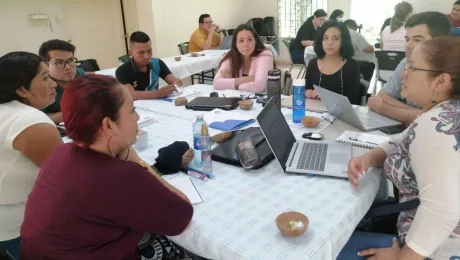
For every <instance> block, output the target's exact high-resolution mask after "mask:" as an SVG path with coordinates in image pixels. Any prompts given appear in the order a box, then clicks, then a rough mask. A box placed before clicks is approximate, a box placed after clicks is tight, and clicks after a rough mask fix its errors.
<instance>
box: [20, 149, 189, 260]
mask: <svg viewBox="0 0 460 260" xmlns="http://www.w3.org/2000/svg"><path fill="white" fill-rule="evenodd" d="M192 215H193V207H192V206H191V205H190V204H189V203H187V202H186V201H184V200H183V199H181V198H180V197H179V196H177V195H176V194H175V193H173V192H171V191H170V190H169V189H168V188H166V187H165V186H164V185H163V184H162V183H161V182H160V181H158V179H157V178H156V177H154V176H153V175H152V174H151V173H149V172H148V171H147V170H146V169H144V168H143V167H141V166H139V165H138V164H136V163H133V162H126V161H122V160H118V159H115V158H113V157H110V156H108V155H105V154H102V153H98V152H95V151H92V150H85V149H82V148H80V147H78V146H76V145H74V144H65V145H62V146H61V147H59V148H58V149H57V150H56V151H55V152H54V153H53V154H52V155H51V156H50V157H49V158H48V159H47V161H46V162H45V164H44V165H43V166H42V168H41V171H40V173H39V175H38V178H37V180H36V182H35V185H34V188H33V189H32V192H31V193H30V195H29V199H28V201H27V205H26V210H25V216H24V223H23V225H22V228H21V237H22V238H21V259H26V260H27V259H33V260H39V259H60V260H61V259H69V260H70V259H95V260H97V259H104V260H105V259H139V253H138V251H137V243H138V242H139V240H140V239H141V238H142V235H143V232H144V231H150V232H152V233H154V234H161V235H167V236H175V235H178V234H180V233H181V232H182V231H183V230H184V229H185V228H186V227H187V225H188V224H189V222H190V220H191V218H192Z"/></svg>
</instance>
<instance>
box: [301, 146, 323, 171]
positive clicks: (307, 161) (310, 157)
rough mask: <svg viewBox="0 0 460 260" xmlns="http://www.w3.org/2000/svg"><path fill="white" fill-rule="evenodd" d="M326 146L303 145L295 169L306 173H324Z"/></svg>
mask: <svg viewBox="0 0 460 260" xmlns="http://www.w3.org/2000/svg"><path fill="white" fill-rule="evenodd" d="M327 148H328V145H327V144H321V143H304V144H303V147H302V151H301V153H300V157H299V162H298V163H297V169H300V170H306V171H318V172H322V171H324V168H325V167H326V158H327Z"/></svg>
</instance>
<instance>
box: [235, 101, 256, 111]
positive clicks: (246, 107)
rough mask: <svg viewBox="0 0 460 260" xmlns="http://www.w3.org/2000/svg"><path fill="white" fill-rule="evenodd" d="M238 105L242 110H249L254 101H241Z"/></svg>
mask: <svg viewBox="0 0 460 260" xmlns="http://www.w3.org/2000/svg"><path fill="white" fill-rule="evenodd" d="M238 105H239V106H240V108H241V109H243V110H251V108H252V106H253V105H254V101H252V100H243V101H240V102H238Z"/></svg>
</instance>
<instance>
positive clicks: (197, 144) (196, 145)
mask: <svg viewBox="0 0 460 260" xmlns="http://www.w3.org/2000/svg"><path fill="white" fill-rule="evenodd" d="M203 124H204V125H206V122H204V120H203V114H199V115H197V116H196V121H195V123H193V149H194V150H195V152H194V155H193V159H194V162H195V166H196V167H197V168H201V166H202V160H201V143H202V142H201V127H202V125H203Z"/></svg>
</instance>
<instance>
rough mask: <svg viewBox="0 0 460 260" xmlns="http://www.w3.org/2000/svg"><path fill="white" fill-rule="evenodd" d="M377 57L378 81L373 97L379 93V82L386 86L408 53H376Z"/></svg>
mask: <svg viewBox="0 0 460 260" xmlns="http://www.w3.org/2000/svg"><path fill="white" fill-rule="evenodd" d="M375 57H376V58H377V66H376V76H377V77H376V78H377V80H376V81H375V84H374V90H373V91H372V95H375V93H376V92H377V81H380V82H381V83H382V84H385V83H386V82H387V81H388V80H390V78H391V76H392V75H393V72H394V71H395V69H396V67H398V65H399V63H400V62H401V60H403V59H404V58H405V57H406V53H405V52H403V51H375Z"/></svg>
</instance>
